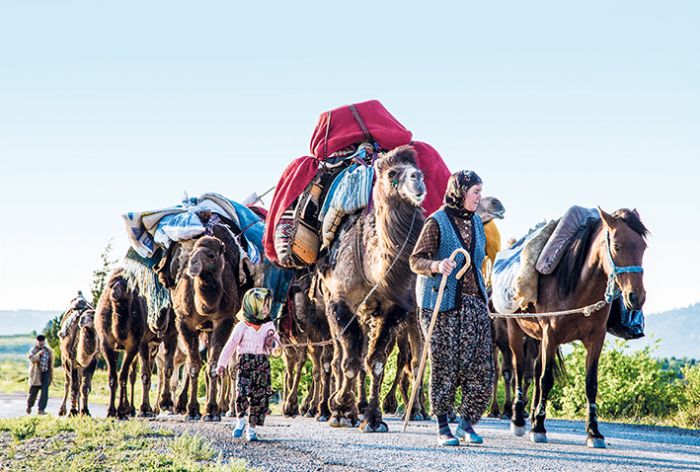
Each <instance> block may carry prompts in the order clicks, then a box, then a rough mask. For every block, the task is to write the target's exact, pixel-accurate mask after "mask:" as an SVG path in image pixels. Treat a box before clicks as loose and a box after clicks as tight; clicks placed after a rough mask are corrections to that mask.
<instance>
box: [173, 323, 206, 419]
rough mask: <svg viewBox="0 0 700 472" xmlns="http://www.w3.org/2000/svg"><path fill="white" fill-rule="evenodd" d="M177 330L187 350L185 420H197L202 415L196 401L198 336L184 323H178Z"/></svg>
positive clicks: (200, 364) (200, 367)
mask: <svg viewBox="0 0 700 472" xmlns="http://www.w3.org/2000/svg"><path fill="white" fill-rule="evenodd" d="M178 332H179V333H180V339H182V341H183V342H184V344H185V347H186V351H187V363H186V364H185V365H186V370H187V372H186V375H187V381H186V384H185V385H186V388H185V389H184V390H183V394H185V392H186V391H187V387H189V392H188V393H189V395H188V396H189V403H187V408H186V413H187V416H186V417H185V420H186V421H193V420H199V419H200V418H201V417H202V416H201V415H200V412H199V402H198V401H197V388H198V386H199V371H200V370H201V369H202V360H201V358H200V357H199V336H198V335H197V332H196V331H194V330H191V329H190V328H189V326H187V325H186V324H185V323H181V324H180V326H179V327H178ZM180 400H182V395H180ZM179 406H180V402H178V407H179Z"/></svg>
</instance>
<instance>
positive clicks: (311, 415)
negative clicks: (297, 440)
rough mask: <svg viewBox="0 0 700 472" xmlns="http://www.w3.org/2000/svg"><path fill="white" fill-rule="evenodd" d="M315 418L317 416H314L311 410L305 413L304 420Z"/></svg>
mask: <svg viewBox="0 0 700 472" xmlns="http://www.w3.org/2000/svg"><path fill="white" fill-rule="evenodd" d="M314 416H316V415H314V413H313V412H312V411H311V410H309V411H307V412H306V413H304V418H313V417H314Z"/></svg>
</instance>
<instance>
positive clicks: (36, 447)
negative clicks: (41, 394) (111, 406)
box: [0, 416, 251, 471]
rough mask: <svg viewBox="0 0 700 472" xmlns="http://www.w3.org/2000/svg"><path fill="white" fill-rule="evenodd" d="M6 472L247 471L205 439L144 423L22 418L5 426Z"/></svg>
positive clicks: (1, 430) (0, 464) (2, 462)
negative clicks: (177, 433)
mask: <svg viewBox="0 0 700 472" xmlns="http://www.w3.org/2000/svg"><path fill="white" fill-rule="evenodd" d="M0 450H2V451H3V452H2V453H0V470H42V471H63V470H71V471H141V470H148V471H151V470H152V471H156V470H158V471H160V470H165V471H247V470H251V469H249V468H248V467H247V465H246V463H245V461H242V460H238V459H235V460H228V461H225V460H224V459H222V458H221V457H220V455H219V454H218V453H217V451H216V450H215V449H214V447H213V446H212V445H211V444H210V443H209V442H207V441H206V440H205V439H203V438H201V437H199V436H197V435H194V436H193V435H190V434H182V435H179V436H176V435H175V434H174V433H173V432H172V431H170V430H169V429H166V428H154V427H152V426H150V425H149V424H148V423H145V422H142V421H122V422H120V421H115V420H111V419H110V420H105V419H93V418H56V417H51V416H43V417H22V418H13V419H8V420H0Z"/></svg>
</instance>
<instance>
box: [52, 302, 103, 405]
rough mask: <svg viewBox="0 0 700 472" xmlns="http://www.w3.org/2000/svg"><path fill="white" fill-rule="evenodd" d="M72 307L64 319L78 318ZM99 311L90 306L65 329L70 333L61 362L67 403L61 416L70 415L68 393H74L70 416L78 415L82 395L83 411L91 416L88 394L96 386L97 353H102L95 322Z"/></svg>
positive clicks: (64, 320)
mask: <svg viewBox="0 0 700 472" xmlns="http://www.w3.org/2000/svg"><path fill="white" fill-rule="evenodd" d="M74 310H75V309H73V310H69V311H68V312H66V314H65V315H64V317H63V322H64V323H65V322H70V321H75V320H76V318H75V317H72V316H71V315H72V314H73V313H72V311H74ZM94 319H95V310H92V309H87V310H84V311H83V312H82V313H80V314H79V315H78V317H77V323H75V322H74V323H72V325H71V326H69V327H67V328H68V329H66V330H65V332H66V336H64V337H63V338H61V363H62V365H63V372H64V374H65V377H66V383H65V385H64V389H65V390H64V395H63V402H62V403H61V406H60V407H59V409H58V414H59V416H62V415H65V414H66V402H67V400H68V392H69V391H70V392H71V408H70V415H71V416H75V415H77V414H78V404H79V403H80V397H81V396H82V407H81V409H80V413H81V414H83V415H87V416H90V410H89V408H88V395H89V394H90V390H91V388H92V376H93V374H94V373H95V368H96V367H97V355H98V353H99V349H98V342H97V333H96V331H95V325H94Z"/></svg>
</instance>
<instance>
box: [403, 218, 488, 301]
mask: <svg viewBox="0 0 700 472" xmlns="http://www.w3.org/2000/svg"><path fill="white" fill-rule="evenodd" d="M431 218H433V219H435V221H437V223H438V225H439V226H440V247H439V249H438V252H437V254H436V256H437V257H436V259H438V260H442V259H446V258H448V257H450V255H451V254H452V252H453V251H454V250H455V249H458V248H461V247H462V244H461V241H460V239H459V236H458V235H457V232H456V231H455V229H454V226H453V225H452V223H451V222H450V220H449V217H448V216H447V213H445V211H444V210H438V211H436V212H435V213H433V215H432V216H431ZM472 228H473V231H474V238H475V240H474V250H473V252H471V251H470V254H471V256H472V265H471V267H470V269H469V270H474V272H475V273H476V280H477V283H478V285H479V291H480V292H481V295H482V296H483V298H484V300H485V301H486V300H488V295H487V293H486V286H485V284H484V279H483V275H482V273H481V266H482V265H483V263H484V258H485V257H486V236H485V234H484V225H483V223H482V222H481V218H480V217H479V215H477V214H474V215H473V216H472ZM465 249H467V250H468V251H469V250H470V248H465ZM455 262H456V263H457V267H458V269H456V270H454V271H452V273H451V274H450V275H449V277H448V279H447V284H446V285H445V294H444V295H443V297H442V302H441V303H440V311H447V310H452V309H454V308H455V306H456V302H457V295H458V290H457V288H458V281H457V272H459V268H461V267H462V264H464V256H462V255H461V254H459V255H457V257H456V259H455ZM441 280H442V275H441V274H435V275H432V276H425V275H419V276H418V280H417V282H416V300H418V304H419V307H420V308H424V309H429V310H433V309H435V304H436V303H437V296H438V290H439V288H440V282H441Z"/></svg>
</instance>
